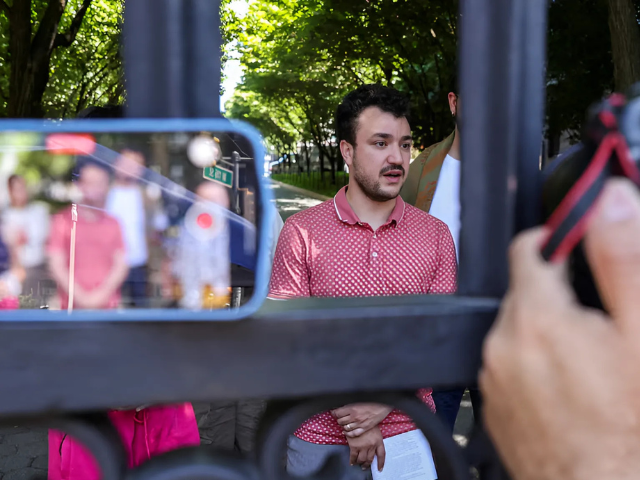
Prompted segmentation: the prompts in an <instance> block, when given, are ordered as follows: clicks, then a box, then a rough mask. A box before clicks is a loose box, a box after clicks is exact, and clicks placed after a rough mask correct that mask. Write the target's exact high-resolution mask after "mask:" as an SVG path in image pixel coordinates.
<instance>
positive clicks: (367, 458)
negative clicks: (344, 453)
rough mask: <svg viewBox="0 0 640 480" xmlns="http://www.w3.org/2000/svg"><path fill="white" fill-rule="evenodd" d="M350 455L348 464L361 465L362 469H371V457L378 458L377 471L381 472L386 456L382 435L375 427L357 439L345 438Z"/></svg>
mask: <svg viewBox="0 0 640 480" xmlns="http://www.w3.org/2000/svg"><path fill="white" fill-rule="evenodd" d="M347 442H348V443H349V448H350V450H351V455H350V457H349V463H350V464H351V465H362V468H363V469H366V468H369V467H371V463H372V462H373V457H375V456H376V455H377V456H378V470H379V471H382V468H383V467H384V459H385V456H386V453H385V450H384V443H383V442H382V433H380V429H379V428H378V427H377V426H376V427H373V428H372V429H371V430H369V431H368V432H365V433H363V434H362V435H360V436H359V437H357V438H347Z"/></svg>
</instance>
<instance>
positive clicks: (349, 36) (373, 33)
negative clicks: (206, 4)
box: [227, 0, 457, 174]
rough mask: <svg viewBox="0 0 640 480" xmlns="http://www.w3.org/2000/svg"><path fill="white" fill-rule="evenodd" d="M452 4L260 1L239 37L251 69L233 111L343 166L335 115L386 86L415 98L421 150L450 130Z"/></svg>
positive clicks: (273, 137)
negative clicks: (370, 89)
mask: <svg viewBox="0 0 640 480" xmlns="http://www.w3.org/2000/svg"><path fill="white" fill-rule="evenodd" d="M456 15H457V5H456V2H455V1H451V0H442V1H439V0H432V1H430V2H417V1H413V0H396V1H393V2H391V1H386V0H370V1H368V2H363V1H361V0H256V1H254V2H252V3H251V6H250V9H249V13H248V15H247V16H246V18H244V19H242V21H238V22H236V23H233V24H230V25H229V26H228V28H231V29H233V30H234V35H235V38H237V41H238V45H239V47H238V48H239V51H240V54H241V64H242V66H243V67H244V70H245V76H244V81H243V84H242V85H241V86H240V88H239V89H238V91H237V92H236V94H235V96H234V97H233V98H232V99H231V100H230V102H229V104H228V106H227V112H228V114H229V115H230V116H232V117H236V118H243V119H245V120H248V121H250V122H253V123H254V124H255V125H256V126H257V127H258V128H261V130H262V131H263V133H264V135H265V137H266V138H267V139H268V140H269V141H270V143H271V144H272V145H273V144H274V143H277V142H279V143H281V144H285V145H286V144H291V136H293V137H294V140H295V142H296V143H297V142H309V141H310V142H312V143H313V144H314V145H315V146H316V147H317V148H318V151H319V155H320V162H321V165H322V164H323V161H324V160H327V161H328V165H329V167H330V168H331V170H332V172H334V174H335V172H336V170H337V169H339V167H340V166H341V164H340V155H339V151H338V148H337V145H336V143H335V139H334V138H333V132H334V125H333V121H334V112H335V109H336V107H337V105H338V104H339V102H340V100H341V99H342V98H343V97H344V95H345V94H346V93H348V92H349V91H351V90H353V89H355V88H357V87H358V86H359V85H362V84H365V83H372V82H380V83H382V84H385V85H389V86H393V87H395V88H397V89H399V90H401V91H403V92H404V93H406V94H407V95H408V96H409V97H410V98H411V100H412V104H413V105H414V111H413V113H412V120H413V121H412V124H413V129H414V135H415V136H416V144H417V145H424V146H426V145H428V144H430V143H433V142H435V141H437V140H440V139H441V138H442V137H443V136H445V135H446V134H448V133H449V132H450V130H451V129H452V128H453V122H452V119H451V114H450V113H449V111H448V108H447V103H446V96H447V93H448V92H449V91H450V90H451V89H452V88H453V86H452V84H453V78H454V72H455V68H456V63H455V52H456V25H457V22H456Z"/></svg>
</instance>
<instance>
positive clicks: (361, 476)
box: [287, 435, 372, 480]
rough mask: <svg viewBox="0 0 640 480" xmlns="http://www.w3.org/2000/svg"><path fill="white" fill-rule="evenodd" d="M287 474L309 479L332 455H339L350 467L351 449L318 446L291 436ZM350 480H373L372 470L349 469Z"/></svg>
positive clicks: (335, 446) (343, 446) (337, 446)
mask: <svg viewBox="0 0 640 480" xmlns="http://www.w3.org/2000/svg"><path fill="white" fill-rule="evenodd" d="M287 445H288V448H287V472H289V473H290V474H291V475H293V476H294V477H308V476H310V475H313V474H314V473H317V472H318V471H319V470H320V469H321V468H322V467H323V466H324V464H325V462H326V461H327V458H328V457H329V456H331V455H336V454H337V455H339V456H340V458H341V460H342V461H343V462H344V464H345V465H349V447H348V446H346V445H317V444H315V443H310V442H305V441H304V440H301V439H299V438H298V437H296V436H294V435H291V436H290V437H289V440H288V442H287ZM346 478H348V479H349V480H371V479H372V477H371V469H370V468H368V469H366V470H362V467H360V466H359V465H354V466H353V467H350V468H349V476H348V477H346Z"/></svg>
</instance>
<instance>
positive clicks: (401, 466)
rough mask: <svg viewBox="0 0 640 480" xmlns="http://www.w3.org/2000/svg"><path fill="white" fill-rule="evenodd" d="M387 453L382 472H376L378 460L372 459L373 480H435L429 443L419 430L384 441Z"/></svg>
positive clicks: (435, 474) (436, 475)
mask: <svg viewBox="0 0 640 480" xmlns="http://www.w3.org/2000/svg"><path fill="white" fill-rule="evenodd" d="M384 448H385V450H386V452H387V456H386V460H385V462H384V470H382V472H379V471H378V458H377V457H376V458H374V459H373V464H372V465H371V474H372V475H373V480H436V479H437V478H438V474H437V473H436V466H435V464H434V463H433V455H432V454H431V447H430V446H429V442H428V441H427V439H426V438H425V436H424V435H423V434H422V432H421V431H420V430H413V431H411V432H407V433H401V434H400V435H396V436H395V437H390V438H385V439H384Z"/></svg>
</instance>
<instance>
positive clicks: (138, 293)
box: [122, 265, 148, 308]
mask: <svg viewBox="0 0 640 480" xmlns="http://www.w3.org/2000/svg"><path fill="white" fill-rule="evenodd" d="M147 283H148V281H147V267H146V265H143V266H141V267H132V268H130V269H129V275H127V279H126V280H125V281H124V283H123V284H122V296H123V297H124V299H123V300H125V301H127V303H128V305H127V306H128V307H134V308H145V307H146V306H147V302H148V299H147Z"/></svg>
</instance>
